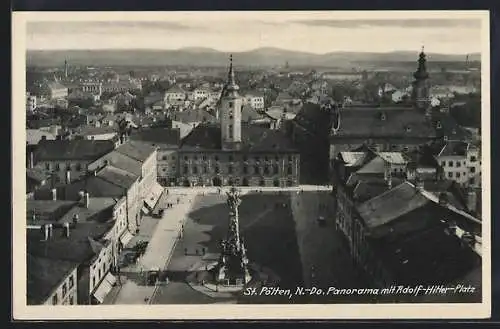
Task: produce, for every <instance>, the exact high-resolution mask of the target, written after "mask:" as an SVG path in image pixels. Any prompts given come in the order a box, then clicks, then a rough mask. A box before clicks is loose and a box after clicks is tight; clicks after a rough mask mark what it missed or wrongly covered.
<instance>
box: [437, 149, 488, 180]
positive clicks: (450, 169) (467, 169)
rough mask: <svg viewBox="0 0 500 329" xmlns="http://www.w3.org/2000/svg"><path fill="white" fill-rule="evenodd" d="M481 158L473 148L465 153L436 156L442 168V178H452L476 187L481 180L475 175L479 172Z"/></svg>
mask: <svg viewBox="0 0 500 329" xmlns="http://www.w3.org/2000/svg"><path fill="white" fill-rule="evenodd" d="M480 160H481V159H480V158H479V152H478V151H477V150H473V151H470V152H467V154H466V155H463V156H461V155H449V156H440V157H437V161H438V163H439V165H440V166H441V167H442V168H443V171H444V178H445V179H449V180H454V181H455V182H457V183H459V184H462V185H464V186H472V187H478V186H479V185H480V184H481V182H479V181H478V179H477V178H476V176H477V175H478V173H480V172H481V161H480Z"/></svg>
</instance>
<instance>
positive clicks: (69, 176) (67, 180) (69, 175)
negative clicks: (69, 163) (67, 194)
mask: <svg viewBox="0 0 500 329" xmlns="http://www.w3.org/2000/svg"><path fill="white" fill-rule="evenodd" d="M70 183H71V171H70V170H66V184H70Z"/></svg>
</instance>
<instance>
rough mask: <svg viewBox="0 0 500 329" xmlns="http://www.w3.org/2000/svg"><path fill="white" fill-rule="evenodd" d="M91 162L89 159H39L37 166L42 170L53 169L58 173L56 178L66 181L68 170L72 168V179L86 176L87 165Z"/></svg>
mask: <svg viewBox="0 0 500 329" xmlns="http://www.w3.org/2000/svg"><path fill="white" fill-rule="evenodd" d="M89 163H90V161H88V160H68V161H52V160H50V161H38V162H37V164H36V166H35V167H36V168H39V169H41V170H46V171H51V172H54V173H55V174H56V177H57V178H56V179H57V180H58V181H59V182H64V183H65V182H66V175H67V174H66V172H67V171H68V168H69V169H70V170H69V172H70V179H71V181H73V180H76V179H78V178H81V177H82V176H85V174H86V171H87V166H88V164H89Z"/></svg>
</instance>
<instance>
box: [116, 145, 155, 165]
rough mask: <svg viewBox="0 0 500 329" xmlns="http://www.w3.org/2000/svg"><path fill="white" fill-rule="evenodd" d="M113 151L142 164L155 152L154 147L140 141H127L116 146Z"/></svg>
mask: <svg viewBox="0 0 500 329" xmlns="http://www.w3.org/2000/svg"><path fill="white" fill-rule="evenodd" d="M115 151H116V152H118V153H122V154H124V155H126V156H128V157H131V158H132V159H135V160H137V161H140V162H144V161H146V160H147V159H148V158H149V157H150V156H151V155H152V154H153V152H154V151H156V147H153V146H150V145H148V144H147V143H144V142H140V141H128V142H126V143H124V144H122V145H120V146H118V147H117V148H116V150H115Z"/></svg>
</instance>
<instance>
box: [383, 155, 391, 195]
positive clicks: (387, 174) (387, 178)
mask: <svg viewBox="0 0 500 329" xmlns="http://www.w3.org/2000/svg"><path fill="white" fill-rule="evenodd" d="M384 180H385V182H386V184H387V187H388V188H389V189H391V188H392V172H391V164H390V163H388V162H385V163H384Z"/></svg>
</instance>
